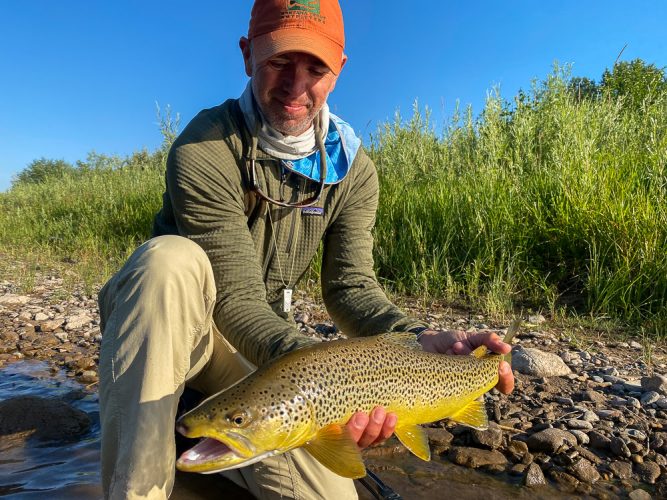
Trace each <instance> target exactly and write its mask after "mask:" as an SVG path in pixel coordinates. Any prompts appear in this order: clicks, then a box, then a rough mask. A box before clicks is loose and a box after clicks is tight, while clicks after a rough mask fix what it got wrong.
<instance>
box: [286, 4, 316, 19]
mask: <svg viewBox="0 0 667 500" xmlns="http://www.w3.org/2000/svg"><path fill="white" fill-rule="evenodd" d="M287 10H289V11H295V10H301V11H305V12H309V13H311V14H316V15H318V16H319V15H320V0H288V1H287Z"/></svg>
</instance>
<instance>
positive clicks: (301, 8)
mask: <svg viewBox="0 0 667 500" xmlns="http://www.w3.org/2000/svg"><path fill="white" fill-rule="evenodd" d="M286 1H287V10H283V11H282V15H281V17H282V19H283V20H287V21H303V20H310V21H317V22H318V23H325V22H326V20H327V18H326V17H324V16H322V15H320V0H286Z"/></svg>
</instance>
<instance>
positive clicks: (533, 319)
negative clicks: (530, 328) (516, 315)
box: [528, 314, 546, 325]
mask: <svg viewBox="0 0 667 500" xmlns="http://www.w3.org/2000/svg"><path fill="white" fill-rule="evenodd" d="M544 322H546V318H545V317H544V316H542V315H541V314H533V315H531V316H528V323H532V324H533V325H541V324H542V323H544Z"/></svg>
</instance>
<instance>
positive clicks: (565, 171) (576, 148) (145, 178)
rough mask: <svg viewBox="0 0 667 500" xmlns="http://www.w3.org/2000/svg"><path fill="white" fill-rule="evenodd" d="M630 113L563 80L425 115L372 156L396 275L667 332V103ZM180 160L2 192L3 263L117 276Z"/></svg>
mask: <svg viewBox="0 0 667 500" xmlns="http://www.w3.org/2000/svg"><path fill="white" fill-rule="evenodd" d="M626 104H627V103H625V102H624V101H623V99H622V98H617V97H613V98H612V97H611V96H605V95H602V97H600V98H596V99H583V100H582V99H580V98H577V96H576V94H574V93H573V92H571V91H570V90H569V89H568V78H567V76H566V75H564V74H563V73H562V72H560V71H559V70H556V71H555V72H554V73H553V74H552V75H550V76H549V77H548V78H547V79H546V80H545V81H544V82H538V83H535V84H534V85H533V86H532V88H531V90H530V91H528V92H521V93H520V94H519V95H517V96H516V97H515V98H514V99H513V100H512V102H506V101H504V100H503V99H502V98H501V97H500V95H498V94H495V95H492V96H491V97H489V98H488V100H487V102H486V105H485V108H484V110H483V112H482V113H481V114H480V115H479V116H478V117H475V116H474V115H473V113H472V111H471V110H470V109H468V110H465V112H462V113H459V112H457V113H455V115H454V116H453V117H452V118H451V120H450V122H449V123H447V124H446V125H445V126H444V127H441V130H438V131H436V130H435V127H434V126H433V124H432V122H431V120H430V116H429V113H428V111H422V110H420V109H419V108H418V107H415V110H414V114H413V116H412V118H411V119H410V120H408V121H404V120H403V119H402V118H401V117H400V116H397V117H396V119H395V120H394V121H393V122H392V123H387V124H385V125H383V126H382V127H381V128H380V129H379V130H378V132H377V134H375V135H374V136H373V137H372V140H371V144H370V147H369V152H370V154H371V156H372V158H373V159H374V160H375V162H376V165H377V167H378V171H379V176H380V184H381V192H380V207H379V212H378V217H377V225H376V230H375V235H376V241H377V245H376V264H377V269H378V274H379V275H380V277H381V279H382V280H383V281H384V282H385V283H386V284H387V285H388V286H389V287H391V288H392V290H393V291H395V292H397V293H405V294H415V295H417V294H418V295H424V296H427V297H432V298H445V299H448V300H463V301H466V302H468V303H472V305H473V306H475V307H478V308H482V309H485V310H487V311H489V312H492V313H494V312H495V313H499V312H506V311H509V310H511V309H512V308H516V307H523V306H526V305H527V306H530V307H532V308H538V309H542V310H547V311H549V312H551V313H554V314H556V313H558V312H559V311H563V310H564V308H565V307H567V308H572V310H576V311H578V312H585V313H589V314H592V315H596V316H610V317H613V318H620V319H622V320H624V321H628V322H631V323H632V324H636V325H641V326H642V327H643V328H644V329H645V330H648V331H650V332H653V333H657V334H659V335H664V334H665V331H666V329H667V313H666V312H665V311H667V95H664V94H663V95H659V96H652V97H651V99H646V100H645V101H644V102H642V103H639V105H633V106H628V105H626ZM169 138H171V139H173V134H172V135H170V136H169V137H168V139H169ZM165 152H166V145H165V147H163V148H161V149H160V150H158V151H156V152H155V153H146V152H141V153H136V154H135V155H133V156H131V157H130V158H127V159H120V160H118V161H117V162H109V161H99V160H100V158H99V157H97V160H98V161H89V162H88V163H86V164H85V165H88V167H87V168H79V169H77V171H76V172H74V173H68V174H66V175H63V176H61V177H58V178H51V179H49V180H48V182H41V183H17V184H15V185H14V186H13V187H12V189H11V190H10V191H8V192H7V193H3V194H0V252H5V253H25V252H27V251H31V252H36V253H37V254H38V255H41V256H46V257H49V258H52V259H54V258H55V259H63V258H66V259H68V260H73V261H75V262H77V263H78V265H79V267H80V268H81V269H85V272H86V273H89V275H90V276H93V278H92V279H97V280H102V279H104V278H106V277H107V276H108V275H109V274H110V273H111V272H113V271H114V270H115V269H116V268H118V267H119V266H120V264H121V262H122V261H123V260H124V259H125V258H126V257H127V255H128V254H129V252H131V251H132V250H133V249H134V248H135V247H136V246H137V245H138V244H139V243H141V242H142V241H144V240H145V239H147V238H148V237H149V235H150V229H151V225H152V218H153V215H154V214H155V212H156V211H157V210H158V209H159V207H160V203H161V193H162V190H163V186H164V181H163V174H164V159H165ZM93 160H95V158H93ZM107 160H108V159H107ZM85 165H84V166H85ZM91 165H92V166H91Z"/></svg>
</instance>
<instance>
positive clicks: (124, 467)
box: [99, 236, 357, 500]
mask: <svg viewBox="0 0 667 500" xmlns="http://www.w3.org/2000/svg"><path fill="white" fill-rule="evenodd" d="M215 296H216V288H215V283H214V279H213V271H212V269H211V265H210V263H209V261H208V258H207V256H206V254H205V253H204V251H203V250H202V249H201V248H200V247H199V246H198V245H196V244H195V243H193V242H191V241H190V240H188V239H186V238H182V237H179V236H161V237H158V238H154V239H152V240H150V241H148V242H146V243H144V244H143V245H142V246H140V247H139V248H138V249H137V250H136V251H135V252H134V254H132V256H131V257H130V258H129V260H128V261H127V263H126V264H125V265H124V266H123V268H122V269H121V270H120V271H119V272H118V273H117V274H116V275H115V276H114V277H113V278H112V279H111V280H110V281H109V282H108V283H107V284H106V285H105V286H104V288H103V289H102V290H101V292H100V295H99V302H100V314H101V318H102V331H103V336H102V347H101V352H100V419H101V426H102V481H103V488H104V493H105V496H106V497H107V498H112V499H119V498H151V499H152V498H166V497H168V496H169V494H170V493H171V490H172V488H173V484H174V464H175V440H174V420H175V416H176V409H177V405H178V399H179V397H180V395H181V394H182V392H183V389H184V387H185V385H186V384H187V385H188V386H191V387H193V388H195V389H197V390H199V391H201V392H203V393H204V394H207V395H208V394H212V393H214V392H217V391H219V390H221V389H223V388H225V387H227V386H229V385H231V384H233V383H235V382H236V381H238V380H239V379H240V378H242V377H244V376H245V375H247V374H248V373H250V372H252V371H253V370H254V369H255V367H254V366H253V365H252V364H251V363H249V362H248V361H247V360H246V359H245V358H244V357H243V356H241V355H240V354H239V353H238V352H237V351H236V350H235V349H234V348H233V347H232V346H231V345H230V344H229V343H228V342H227V341H226V340H225V338H224V337H223V336H222V335H221V334H220V332H218V330H217V329H216V328H215V325H214V322H213V320H212V314H213V307H214V305H215ZM224 475H225V476H226V477H228V478H230V479H231V480H233V481H234V482H235V483H237V484H239V485H240V486H243V487H244V488H246V489H248V490H249V491H250V492H251V493H252V494H253V495H254V496H256V497H257V498H261V499H264V498H266V499H273V498H299V499H329V498H336V500H344V499H348V498H350V499H354V498H357V494H356V490H355V488H354V483H353V481H352V480H350V479H345V478H342V477H340V476H337V475H336V474H333V473H332V472H330V471H329V470H328V469H326V468H325V467H323V466H322V465H320V463H319V462H317V461H316V460H315V459H313V458H312V457H311V456H310V455H309V454H308V453H307V452H306V451H304V450H302V449H297V450H294V451H292V452H290V453H286V454H284V455H279V456H276V457H271V458H269V459H266V460H264V461H262V462H258V463H257V464H254V465H250V466H248V467H245V468H242V469H236V470H232V471H230V472H229V473H224ZM219 496H220V494H218V495H216V494H215V493H214V492H212V497H213V498H216V497H219Z"/></svg>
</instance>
